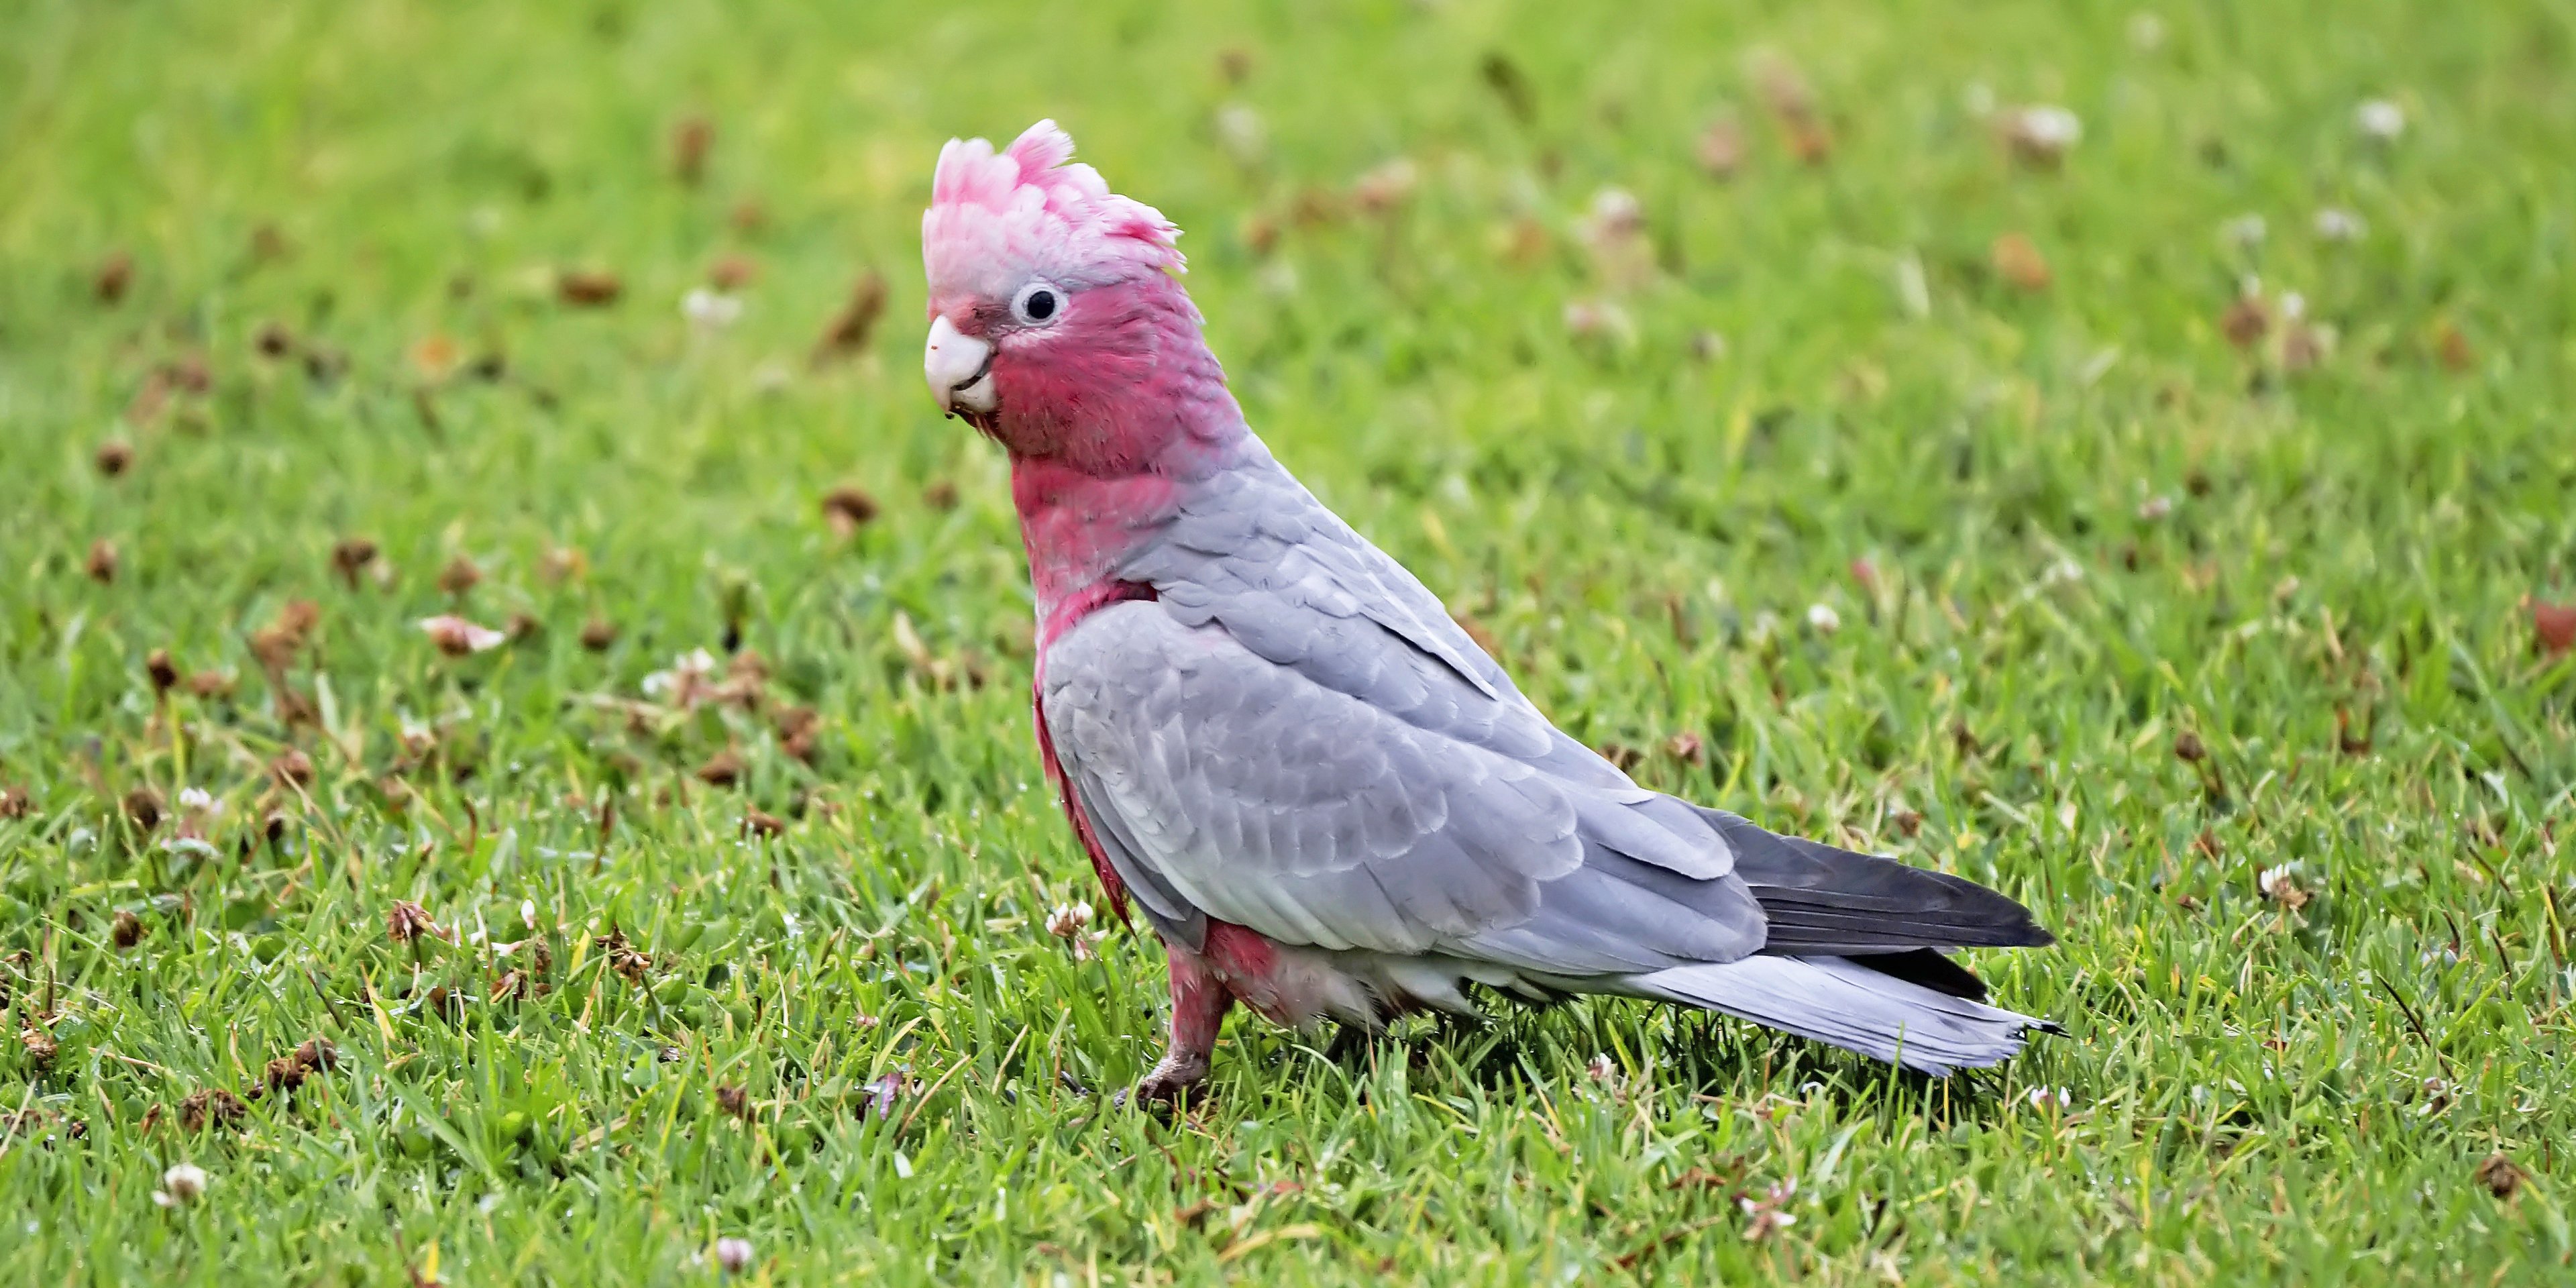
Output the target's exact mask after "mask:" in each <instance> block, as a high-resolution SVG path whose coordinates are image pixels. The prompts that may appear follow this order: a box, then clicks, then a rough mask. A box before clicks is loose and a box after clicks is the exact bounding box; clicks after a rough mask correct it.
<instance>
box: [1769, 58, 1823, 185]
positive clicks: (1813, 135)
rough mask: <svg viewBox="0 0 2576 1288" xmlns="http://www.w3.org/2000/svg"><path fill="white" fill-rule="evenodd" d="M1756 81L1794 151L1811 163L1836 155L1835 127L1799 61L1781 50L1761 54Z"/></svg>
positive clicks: (1791, 153) (1819, 163)
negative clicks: (1828, 121) (1826, 118)
mask: <svg viewBox="0 0 2576 1288" xmlns="http://www.w3.org/2000/svg"><path fill="white" fill-rule="evenodd" d="M1753 85H1754V88H1755V90H1757V91H1758V92H1759V93H1760V94H1761V96H1762V102H1763V104H1764V105H1765V106H1767V107H1769V108H1770V109H1771V115H1772V117H1773V119H1774V120H1775V121H1777V122H1778V124H1779V127H1780V132H1781V134H1782V135H1783V136H1784V138H1785V139H1786V141H1787V143H1788V145H1789V153H1790V155H1792V156H1795V157H1796V158H1798V160H1800V161H1801V162H1804V163H1806V164H1808V165H1823V164H1824V163H1825V162H1827V161H1829V160H1831V159H1833V154H1834V135H1833V130H1832V129H1831V128H1830V127H1829V126H1827V125H1826V123H1825V118H1824V113H1823V112H1822V111H1821V110H1819V109H1818V107H1817V105H1816V94H1815V91H1814V90H1813V89H1812V88H1810V87H1809V86H1808V84H1807V78H1806V75H1805V74H1804V73H1802V72H1800V71H1799V70H1798V67H1797V65H1796V64H1795V63H1792V62H1790V61H1789V60H1788V59H1787V58H1785V57H1783V56H1781V55H1780V54H1777V53H1765V54H1762V55H1760V56H1759V57H1757V58H1756V59H1755V60H1754V64H1753Z"/></svg>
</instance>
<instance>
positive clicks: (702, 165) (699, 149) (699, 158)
mask: <svg viewBox="0 0 2576 1288" xmlns="http://www.w3.org/2000/svg"><path fill="white" fill-rule="evenodd" d="M715 142H716V127H715V122H713V121H710V120H708V119H707V118H705V117H703V116H685V117H682V118H680V122H679V124H677V125H674V126H672V127H671V173H672V175H673V176H674V177H676V178H678V179H679V181H680V182H682V183H684V184H687V185H688V186H690V187H692V188H694V187H697V186H698V185H699V184H700V183H703V182H705V180H706V177H707V153H708V152H709V151H710V150H712V149H713V148H714V147H715Z"/></svg>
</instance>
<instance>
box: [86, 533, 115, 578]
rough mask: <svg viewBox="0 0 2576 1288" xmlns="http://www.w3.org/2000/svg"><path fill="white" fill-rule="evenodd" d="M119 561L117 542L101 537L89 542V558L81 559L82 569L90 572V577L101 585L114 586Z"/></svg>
mask: <svg viewBox="0 0 2576 1288" xmlns="http://www.w3.org/2000/svg"><path fill="white" fill-rule="evenodd" d="M117 562H118V560H117V554H116V543H115V542H113V541H110V540H108V539H107V538H105V537H100V538H99V539H98V540H96V541H93V542H91V543H90V544H89V558H87V559H85V560H82V561H81V571H83V572H86V573H88V574H89V579H90V580H91V581H94V582H97V583H98V584H99V585H102V586H113V585H115V584H116V567H117Z"/></svg>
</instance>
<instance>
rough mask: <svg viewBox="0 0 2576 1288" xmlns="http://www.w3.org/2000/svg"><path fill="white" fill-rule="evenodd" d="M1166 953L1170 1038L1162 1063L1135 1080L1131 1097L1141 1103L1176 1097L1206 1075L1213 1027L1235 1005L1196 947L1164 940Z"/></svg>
mask: <svg viewBox="0 0 2576 1288" xmlns="http://www.w3.org/2000/svg"><path fill="white" fill-rule="evenodd" d="M1164 953H1165V955H1167V956H1168V957H1169V958H1170V959H1171V967H1172V1041H1171V1045H1170V1046H1169V1047H1168V1048H1166V1049H1165V1050H1164V1052H1163V1059H1162V1061H1161V1063H1158V1064H1156V1065H1155V1066H1154V1071H1153V1072H1151V1073H1148V1074H1146V1075H1145V1079H1144V1081H1142V1082H1139V1083H1137V1084H1136V1093H1135V1100H1136V1101H1137V1102H1138V1103H1140V1104H1141V1103H1143V1102H1146V1101H1162V1102H1165V1103H1169V1102H1171V1101H1175V1100H1178V1099H1180V1098H1181V1096H1182V1095H1184V1094H1186V1093H1187V1092H1189V1091H1190V1090H1192V1089H1193V1088H1195V1087H1197V1086H1198V1085H1199V1084H1200V1083H1202V1082H1205V1081H1207V1075H1208V1058H1209V1057H1210V1056H1211V1055H1213V1054H1215V1052H1216V1033H1217V1028H1218V1027H1219V1026H1220V1025H1222V1024H1224V1023H1225V1013H1226V1012H1227V1011H1228V1010H1231V1009H1232V1008H1233V1006H1234V994H1233V992H1231V991H1230V990H1228V989H1227V988H1226V986H1225V981H1224V980H1221V979H1219V978H1217V977H1216V975H1215V974H1214V973H1212V972H1211V971H1209V970H1208V968H1207V963H1206V961H1205V960H1204V959H1202V958H1201V957H1200V956H1199V955H1198V954H1197V953H1194V952H1191V951H1190V950H1188V949H1186V948H1183V947H1181V946H1179V945H1177V944H1168V945H1165V947H1164Z"/></svg>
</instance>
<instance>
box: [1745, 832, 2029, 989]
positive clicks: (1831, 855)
mask: <svg viewBox="0 0 2576 1288" xmlns="http://www.w3.org/2000/svg"><path fill="white" fill-rule="evenodd" d="M1700 814H1701V816H1702V817H1704V818H1706V819H1707V820H1708V821H1709V824H1710V825H1711V826H1713V827H1715V828H1716V829H1717V830H1718V834H1719V835H1721V836H1723V837H1725V838H1726V843H1727V845H1728V846H1729V847H1730V848H1732V849H1733V850H1734V851H1735V872H1736V875H1737V876H1739V877H1741V878H1743V880H1744V883H1745V885H1746V886H1748V887H1750V888H1751V890H1752V892H1753V898H1754V900H1755V901H1756V902H1758V903H1760V904H1761V905H1762V913H1763V916H1764V917H1765V918H1767V919H1768V920H1769V922H1770V938H1769V939H1768V941H1767V942H1766V943H1765V944H1764V945H1763V948H1762V951H1763V952H1766V953H1775V954H1783V953H1805V954H1819V953H1822V954H1833V955H1837V956H1850V957H1863V956H1871V955H1878V954H1897V955H1906V954H1909V953H1910V950H1913V949H1917V948H2037V947H2042V946H2045V945H2048V944H2052V943H2055V942H2057V940H2056V937H2055V936H2053V935H2051V934H2049V933H2048V932H2047V931H2046V930H2044V929H2042V928H2041V927H2040V925H2039V923H2038V922H2036V921H2033V920H2032V919H2031V915H2030V909H2028V908H2025V907H2023V906H2021V904H2019V903H2017V902H2015V901H2014V900H2012V899H2011V898H2009V897H2007V896H2005V895H2001V894H1998V893H1996V892H1994V891H1992V890H1989V889H1987V888H1985V887H1984V886H1981V885H1978V884H1977V883H1976V882H1973V881H1969V880H1967V879H1965V878H1962V877H1954V876H1951V875H1950V874H1948V873H1946V872H1932V871H1928V870H1926V869H1923V868H1915V867H1908V866H1906V865H1905V864H1902V863H1899V862H1897V861H1896V860H1894V859H1883V858H1879V857H1877V856H1875V855H1869V854H1855V853H1853V852H1851V851H1849V850H1838V849H1835V848H1834V847H1832V846H1830V845H1825V844H1821V843H1819V842H1816V841H1808V840H1802V839H1800V838H1798V837H1794V836H1780V835H1777V834H1775V833H1772V832H1767V831H1764V830H1763V829H1762V828H1760V827H1757V826H1755V825H1754V824H1752V823H1750V822H1748V821H1746V820H1745V819H1743V818H1740V817H1738V816H1736V815H1733V814H1729V813H1727V812H1726V811H1724V810H1716V809H1707V808H1704V807H1702V808H1700ZM1909 964H1910V965H1912V966H1913V967H1914V969H1911V970H1909V969H1907V967H1908V965H1909ZM1890 965H1893V966H1895V967H1896V969H1894V970H1891V971H1889V972H1888V973H1890V974H1893V975H1897V976H1899V977H1900V978H1907V979H1915V980H1916V981H1917V982H1920V983H1926V984H1930V985H1931V986H1932V987H1934V988H1937V989H1941V990H1942V991H1944V992H1953V993H1955V992H1957V984H1958V982H1957V980H1956V979H1955V975H1966V974H1967V971H1966V970H1965V969H1964V968H1954V970H1955V975H1953V974H1952V973H1949V972H1940V971H1939V968H1936V967H1928V966H1925V965H1924V964H1923V963H1922V962H1921V959H1920V958H1909V961H1908V962H1899V963H1890ZM1925 971H1931V972H1935V973H1936V974H1938V975H1939V977H1940V978H1942V979H1944V980H1946V981H1947V982H1948V983H1949V984H1950V985H1951V986H1950V987H1944V985H1943V984H1942V983H1935V982H1934V981H1933V980H1932V979H1926V978H1922V973H1923V972H1925ZM1970 978H1971V981H1973V976H1972V977H1970ZM1982 993H1983V985H1979V986H1978V994H1977V995H1982ZM1962 995H1963V996H1965V994H1962Z"/></svg>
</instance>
